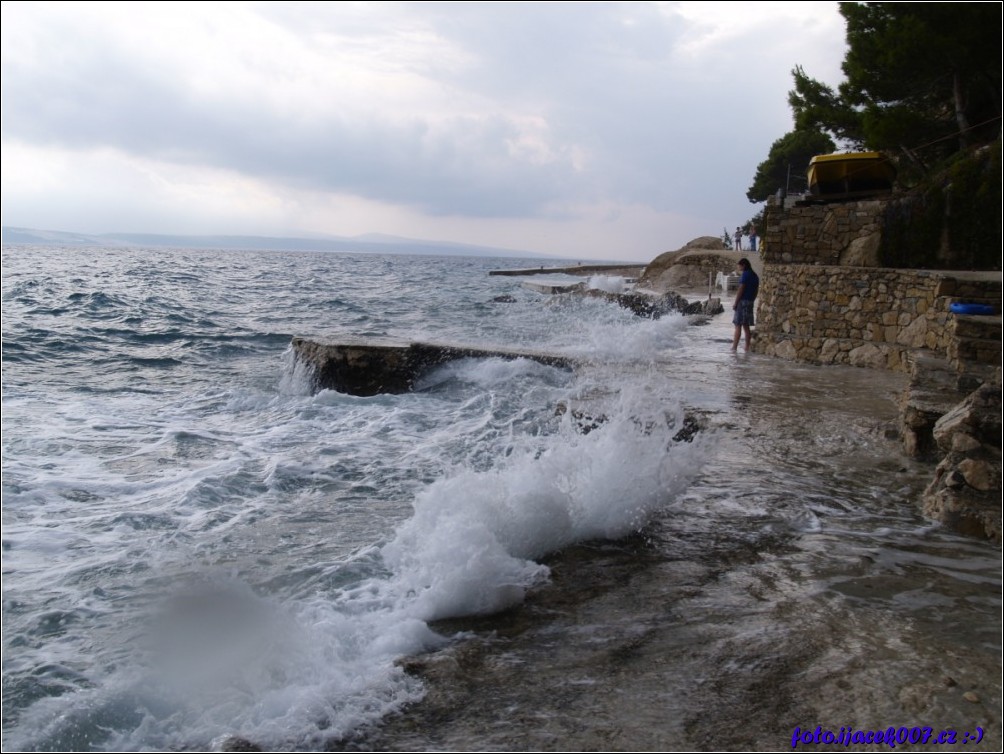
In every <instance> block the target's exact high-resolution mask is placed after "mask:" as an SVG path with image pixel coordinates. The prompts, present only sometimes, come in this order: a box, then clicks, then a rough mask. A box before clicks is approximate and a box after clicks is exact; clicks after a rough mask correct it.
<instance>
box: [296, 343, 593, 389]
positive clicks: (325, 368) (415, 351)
mask: <svg viewBox="0 0 1004 754" xmlns="http://www.w3.org/2000/svg"><path fill="white" fill-rule="evenodd" d="M292 348H293V352H294V353H295V354H296V358H297V360H299V361H301V362H303V363H305V364H307V365H309V366H310V367H311V371H312V374H313V388H314V389H315V390H337V391H338V392H340V393H347V394H349V395H359V396H368V395H378V394H380V393H406V392H408V391H409V390H412V389H413V387H414V384H415V381H416V380H417V379H418V378H419V377H421V375H422V374H424V373H425V372H427V371H428V370H430V369H432V368H434V367H437V366H439V365H440V364H445V363H446V362H449V361H453V360H455V359H465V358H481V359H483V358H503V359H533V360H534V361H537V362H540V363H541V364H547V365H548V366H555V367H559V368H563V369H571V368H572V366H573V362H572V360H571V359H569V358H567V357H565V356H556V355H554V354H546V353H540V352H535V351H517V350H508V349H498V348H476V347H472V346H462V345H444V344H436V343H392V342H381V343H373V342H362V341H359V342H354V343H322V342H320V341H315V340H309V339H307V338H293V342H292Z"/></svg>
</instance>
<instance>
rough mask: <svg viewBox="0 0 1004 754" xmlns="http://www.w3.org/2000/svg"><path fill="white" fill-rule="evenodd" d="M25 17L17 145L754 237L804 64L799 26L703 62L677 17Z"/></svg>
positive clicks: (14, 44) (397, 199)
mask: <svg viewBox="0 0 1004 754" xmlns="http://www.w3.org/2000/svg"><path fill="white" fill-rule="evenodd" d="M25 5H26V6H27V8H22V7H19V6H16V5H15V6H10V5H8V4H5V5H4V39H5V42H4V51H3V68H2V76H3V90H2V106H3V119H2V131H3V136H4V139H5V141H7V142H9V143H21V144H28V145H34V146H38V147H50V146H51V147H60V148H63V149H68V150H77V151H88V150H99V149H109V150H113V151H115V152H116V153H122V154H125V155H131V156H135V157H138V158H144V159H152V160H156V161H160V162H166V163H171V164H175V165H181V166H192V167H199V168H201V167H210V168H216V169H223V170H228V171H232V172H233V173H235V174H239V175H243V176H247V177H249V178H252V179H255V180H257V181H261V182H264V183H266V184H268V185H270V186H273V187H276V188H282V187H285V188H288V189H290V190H309V191H316V192H321V193H332V194H344V195H351V196H358V197H363V198H365V199H368V200H371V201H374V202H382V203H388V204H395V205H401V206H406V207H411V208H413V209H414V210H415V211H417V212H419V213H422V214H425V215H430V216H461V217H469V218H568V217H570V216H572V215H573V214H574V210H573V209H572V208H574V207H576V206H582V205H589V204H596V205H598V206H613V205H634V206H640V207H647V208H651V209H652V210H653V211H656V212H672V213H679V214H686V215H691V216H694V217H695V218H697V219H698V221H699V222H700V223H701V224H706V223H707V222H708V220H707V218H712V219H711V222H713V223H715V225H716V226H717V223H718V219H717V218H718V216H719V215H721V216H723V220H722V222H725V223H727V224H729V225H732V224H734V223H735V222H737V221H740V220H742V219H744V217H743V216H742V215H743V214H745V216H748V215H749V214H752V211H753V208H752V207H749V205H748V204H747V203H746V202H745V198H744V196H743V194H744V192H745V189H746V187H747V185H748V183H749V181H750V179H751V177H752V174H753V171H754V170H755V167H756V164H757V163H758V162H759V161H760V160H761V159H763V157H764V155H765V154H766V151H767V149H768V148H769V146H770V144H771V143H772V142H773V140H774V139H776V138H777V137H778V136H780V135H781V134H782V133H783V132H784V131H785V130H787V128H788V127H789V125H790V120H789V116H788V113H787V105H786V102H785V93H786V91H787V89H788V88H789V86H790V76H789V74H788V72H789V71H790V69H791V67H792V66H793V65H794V64H795V63H796V62H802V61H801V60H799V59H797V58H794V57H792V56H791V55H785V54H780V53H779V51H780V50H782V48H784V46H785V45H790V44H793V43H792V38H794V39H795V41H797V39H798V37H797V33H798V29H797V28H793V27H792V26H791V25H790V24H789V25H787V26H786V25H782V24H777V25H776V27H777V28H776V29H775V27H774V26H771V25H765V26H764V27H762V28H761V29H760V30H759V32H758V33H759V36H758V37H757V36H752V34H753V32H752V31H749V32H747V31H746V30H741V33H740V35H739V36H736V37H734V39H733V42H732V43H731V44H728V45H721V44H719V45H717V46H710V47H708V48H707V49H705V50H703V51H700V50H698V51H694V50H693V49H690V48H689V47H688V45H689V46H693V43H694V42H695V40H696V41H699V39H698V37H699V34H700V33H703V32H702V31H701V30H700V29H698V28H697V27H696V26H695V23H694V22H693V21H689V20H687V19H686V18H685V17H684V16H683V15H682V14H681V13H678V12H675V11H674V10H672V8H673V7H674V6H673V5H672V4H670V5H658V4H652V3H401V4H395V3H378V4H364V5H356V4H348V3H321V4H318V3H303V4H300V3H281V4H261V5H251V6H244V5H241V6H230V5H224V6H212V8H213V9H215V10H216V11H220V9H224V10H226V11H228V12H229V11H231V10H232V13H231V15H230V16H228V15H227V14H226V13H223V15H217V16H213V17H207V18H202V17H201V16H200V17H199V18H198V19H196V20H194V21H193V20H190V19H188V18H187V16H186V15H185V14H187V13H188V12H189V11H190V9H191V8H192V7H194V6H179V8H178V10H177V11H176V13H177V14H178V16H177V24H176V25H175V24H167V26H169V27H172V28H167V29H164V30H162V29H161V28H159V27H158V26H157V25H156V24H153V25H151V24H148V23H146V22H145V21H144V20H143V19H142V18H141V17H140V16H128V13H127V11H126V10H123V11H121V13H122V14H125V15H123V16H119V15H116V13H118V11H108V10H107V6H105V7H104V10H103V11H102V12H104V13H105V14H106V16H104V17H99V16H98V15H96V14H97V11H95V10H93V9H92V8H91V6H87V5H83V6H82V7H81V6H69V7H64V6H47V5H43V6H34V5H32V4H25ZM12 7H13V9H14V11H15V12H14V13H12V12H11V9H12ZM112 7H114V8H116V9H117V8H119V6H118V5H115V6H112ZM199 7H201V6H199ZM726 7H732V6H726ZM134 10H135V9H130V10H129V12H133V11H134ZM127 16H128V17H127ZM19 20H21V21H23V23H18V21H19ZM168 20H172V19H170V18H168ZM231 23H232V25H233V26H232V28H231V27H229V26H228V24H231ZM188 24H191V25H190V26H188ZM175 26H176V27H177V28H173V27H175ZM123 29H125V30H126V31H123ZM15 30H16V31H15ZM179 30H180V32H181V33H183V34H184V33H186V31H190V33H188V34H187V36H183V37H180V38H179V39H178V44H177V45H174V46H171V45H168V44H167V41H169V40H170V39H171V37H170V35H171V34H177V33H179ZM228 34H229V35H230V36H228ZM743 34H748V36H742V35H743ZM774 34H776V35H777V36H776V37H775V36H771V35H774ZM144 35H145V36H144ZM235 35H236V36H239V37H240V41H241V43H240V44H237V45H231V44H230V43H232V42H233V40H234V38H235ZM807 38H810V37H807ZM793 49H799V48H797V46H796V47H795V48H793ZM767 53H770V54H767ZM792 54H794V52H793V53H792ZM328 66H331V71H328V70H326V68H327V67H328ZM357 74H358V76H357ZM740 213H742V214H740ZM737 215H738V216H737ZM376 230H380V229H379V228H377V229H376Z"/></svg>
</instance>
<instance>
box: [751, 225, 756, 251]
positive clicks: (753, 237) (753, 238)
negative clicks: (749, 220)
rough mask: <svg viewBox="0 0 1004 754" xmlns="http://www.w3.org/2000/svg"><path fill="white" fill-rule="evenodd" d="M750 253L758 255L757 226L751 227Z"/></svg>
mask: <svg viewBox="0 0 1004 754" xmlns="http://www.w3.org/2000/svg"><path fill="white" fill-rule="evenodd" d="M750 251H752V252H753V253H754V254H756V226H755V225H751V226H750Z"/></svg>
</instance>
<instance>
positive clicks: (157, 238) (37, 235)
mask: <svg viewBox="0 0 1004 754" xmlns="http://www.w3.org/2000/svg"><path fill="white" fill-rule="evenodd" d="M2 233H3V243H4V244H42V245H57V246H108V247H114V246H151V247H165V248H181V249H247V250H251V251H258V250H261V251H335V252H339V251H341V252H355V253H373V254H422V255H429V256H463V257H526V258H531V259H561V258H562V257H558V256H556V255H554V254H540V253H537V252H533V251H523V250H520V249H502V248H496V247H492V246H472V245H470V244H460V243H450V242H448V241H421V240H418V239H414V238H402V237H399V236H388V235H385V234H382V233H367V234H365V235H361V236H354V237H341V236H323V237H318V238H273V237H271V236H171V235H160V234H155V233H102V234H100V235H89V234H86V233H71V232H67V231H60V230H36V229H34V228H11V227H7V226H4V227H3V230H2Z"/></svg>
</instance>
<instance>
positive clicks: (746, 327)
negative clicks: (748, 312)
mask: <svg viewBox="0 0 1004 754" xmlns="http://www.w3.org/2000/svg"><path fill="white" fill-rule="evenodd" d="M743 335H745V336H746V350H747V351H748V350H750V341H752V340H753V336H752V335H751V334H750V326H749V325H743ZM736 340H738V338H737V339H736Z"/></svg>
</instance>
